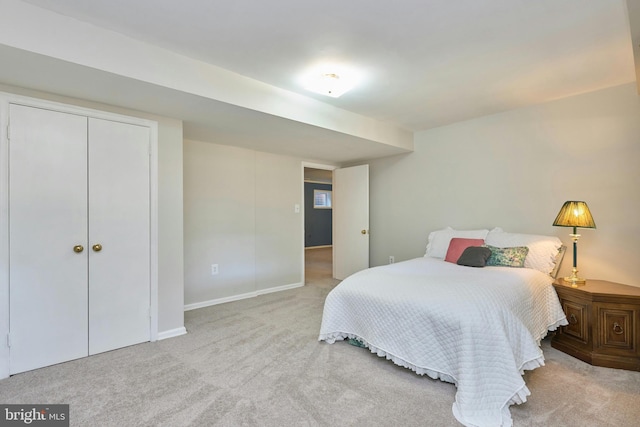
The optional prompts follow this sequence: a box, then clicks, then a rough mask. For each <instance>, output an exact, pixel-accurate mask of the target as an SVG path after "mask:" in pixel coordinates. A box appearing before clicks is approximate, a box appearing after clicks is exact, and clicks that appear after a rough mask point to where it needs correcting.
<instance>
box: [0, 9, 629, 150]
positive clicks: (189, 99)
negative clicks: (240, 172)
mask: <svg viewBox="0 0 640 427" xmlns="http://www.w3.org/2000/svg"><path fill="white" fill-rule="evenodd" d="M633 2H634V0H629V5H630V6H631V5H632V4H633ZM25 3H29V4H31V5H35V6H37V7H41V8H45V9H48V10H50V11H53V12H56V13H59V14H62V15H65V16H68V17H72V18H75V19H77V20H80V21H84V22H87V23H90V24H93V25H95V26H98V27H102V28H104V29H108V30H110V31H113V32H117V33H120V34H124V35H126V36H128V37H131V38H135V39H138V40H141V41H144V42H146V43H149V44H152V45H156V46H159V47H162V48H164V49H167V50H171V51H173V52H176V53H179V54H181V55H184V56H187V57H190V58H193V59H197V60H199V61H203V62H206V63H209V64H212V65H215V66H217V67H221V68H223V69H226V70H229V71H232V72H233V73H237V74H239V75H242V76H245V77H249V78H250V79H255V80H257V81H260V82H263V83H266V84H268V85H271V86H275V87H277V88H281V89H285V90H286V91H290V92H295V93H298V94H300V95H304V96H305V97H309V98H314V99H316V100H318V101H321V102H322V103H326V104H329V105H331V106H334V107H336V108H339V109H341V110H346V111H349V112H353V113H357V114H359V115H362V116H366V117H368V118H372V119H375V120H377V121H379V122H381V123H389V124H392V125H394V126H397V127H398V128H400V129H404V130H408V131H410V132H416V131H421V130H425V129H430V128H433V127H437V126H443V125H447V124H450V123H454V122H458V121H462V120H467V119H470V118H475V117H480V116H484V115H489V114H494V113H497V112H502V111H506V110H510V109H514V108H519V107H523V106H527V105H532V104H538V103H542V102H546V101H549V100H553V99H558V98H562V97H567V96H572V95H576V94H580V93H585V92H590V91H593V90H598V89H602V88H607V87H611V86H616V85H620V84H624V83H629V82H632V81H635V80H636V68H635V65H634V55H633V50H634V46H637V45H638V43H635V44H634V43H632V37H631V34H632V31H633V19H630V16H629V11H628V8H627V1H625V0H589V1H588V2H585V1H584V0H563V1H557V0H536V1H530V0H483V1H477V0H457V1H451V0H399V1H395V2H371V1H370V0H366V1H365V0H350V1H347V2H345V1H336V0H325V1H322V2H306V1H300V0H274V1H263V0H244V1H235V2H234V1H224V2H223V1H218V0H190V1H186V2H177V1H175V0H135V1H132V0H109V1H104V0H26V1H25ZM631 9H633V7H630V8H629V10H631ZM635 9H636V11H635V12H632V13H636V14H637V8H635ZM630 20H631V22H632V24H631V25H632V27H630ZM636 25H637V24H636ZM636 33H637V31H636ZM0 54H2V55H3V56H5V55H16V56H20V55H22V53H20V52H16V51H12V50H11V49H5V51H4V53H3V51H2V50H0ZM22 56H24V55H22ZM17 59H20V60H24V59H21V58H17ZM34 60H35V58H34ZM39 60H42V58H39ZM3 62H4V61H3ZM325 62H329V63H334V64H339V65H343V66H346V67H350V68H352V69H354V70H356V71H358V72H359V73H360V74H361V76H362V79H361V81H360V83H359V85H358V86H357V87H356V88H354V89H353V90H352V91H350V92H348V93H346V94H345V95H343V96H342V97H340V98H328V97H323V96H322V95H316V94H313V93H311V92H308V91H306V90H305V89H304V88H303V87H302V86H301V85H300V82H299V77H300V76H301V74H302V73H304V72H305V71H306V70H308V69H309V67H311V66H313V65H317V64H319V63H325ZM50 66H53V67H56V66H58V67H65V66H67V67H69V68H72V70H71V71H70V72H71V76H72V75H73V73H75V72H77V73H95V74H96V76H98V77H99V78H104V79H116V77H115V76H109V75H107V74H105V73H103V74H104V75H102V74H100V70H92V69H83V68H81V67H77V66H74V67H72V66H71V65H65V64H58V65H54V64H51V65H50ZM67 71H68V70H67ZM65 72H66V71H65ZM17 74H19V73H16V75H15V76H9V75H8V74H7V76H6V77H4V79H3V75H2V73H1V72H0V82H1V81H3V80H4V82H7V83H11V84H16V83H18V84H28V81H25V79H26V77H24V76H18V75H17ZM63 74H64V75H67V79H68V80H69V81H68V82H66V83H65V82H60V83H59V84H58V82H56V88H57V89H55V88H51V89H53V90H55V91H57V92H65V91H64V90H62V89H61V88H63V87H65V85H68V86H69V88H68V90H67V92H65V93H61V94H65V95H70V96H77V97H81V98H85V99H92V100H98V101H102V102H111V103H113V102H116V105H117V100H111V99H110V98H109V94H108V93H94V92H99V91H98V89H96V88H95V87H94V88H93V89H91V88H86V89H81V88H78V87H75V88H74V85H73V80H74V79H73V77H70V75H69V74H68V73H66V74H65V73H61V75H63ZM96 78H97V77H96ZM20 79H23V80H20ZM34 79H35V78H34ZM34 81H35V80H34ZM52 81H53V80H52ZM115 83H118V82H115ZM39 84H40V85H41V86H42V87H41V88H42V89H43V90H48V89H49V88H47V87H46V85H44V83H42V79H40V80H39ZM120 84H122V85H123V87H127V88H129V87H131V88H132V90H134V91H135V90H139V91H141V92H145V91H148V92H149V96H138V97H137V100H135V101H134V100H127V101H126V102H125V101H122V102H121V103H123V104H126V105H124V106H128V107H133V108H137V109H141V110H144V111H150V112H156V113H159V114H169V115H171V114H173V115H172V117H178V118H182V119H184V120H185V125H184V126H185V135H186V136H187V137H189V136H190V135H191V136H192V137H193V138H197V139H200V140H216V141H220V140H221V137H222V138H223V139H224V140H226V141H228V142H229V143H233V144H236V145H241V146H247V147H250V148H257V149H262V150H264V151H273V152H283V153H287V154H292V155H300V152H303V153H305V156H303V157H307V158H317V159H321V160H327V161H336V162H344V161H348V160H356V159H361V158H366V157H377V156H381V155H388V154H394V153H397V152H401V151H402V150H397V149H395V148H394V147H391V148H389V147H385V146H384V144H382V145H380V144H377V145H376V144H373V145H372V144H367V143H366V141H363V140H358V138H356V139H355V140H354V139H353V138H351V137H348V136H345V135H342V134H339V133H335V132H331V131H327V130H326V129H322V128H321V127H317V128H316V127H309V126H306V125H304V126H303V125H301V124H299V123H294V122H292V121H290V120H285V121H282V120H280V121H278V122H277V124H276V121H273V120H272V119H273V117H263V116H264V115H261V114H257V113H256V112H254V111H245V109H244V108H239V107H234V106H229V105H226V106H224V108H222V106H220V105H217V104H216V105H215V108H214V107H213V106H212V104H211V102H209V101H207V100H206V99H200V98H198V97H193V96H192V95H187V94H184V93H179V92H177V93H164V94H163V95H164V96H172V97H175V99H176V102H181V103H182V108H181V110H180V115H175V113H176V111H175V110H174V111H169V110H167V111H158V106H157V105H154V102H153V91H154V90H160V89H158V88H152V87H148V86H149V85H145V83H144V82H135V81H130V80H127V79H123V80H122V82H120ZM43 85H44V86H43ZM136 88H138V89H136ZM83 90H84V94H83V93H82V92H83ZM128 91H129V90H127V91H126V92H128ZM69 92H71V93H69ZM78 92H80V93H78ZM145 102H146V104H145ZM218 107H219V109H224V110H225V111H228V112H229V115H230V116H233V118H227V120H225V121H224V122H222V121H221V122H219V123H215V122H213V123H212V122H211V120H210V118H211V115H210V114H204V115H205V116H206V118H203V117H202V116H203V113H202V112H203V111H208V110H207V109H212V108H213V109H214V110H216V111H217V109H218ZM217 112H219V111H217ZM245 114H246V115H247V116H246V117H245ZM236 116H238V117H236ZM207 118H208V119H209V120H208V119H207ZM247 118H248V119H249V121H247ZM236 119H237V121H236ZM261 121H263V122H265V123H266V122H269V123H271V124H270V125H268V126H266V127H267V128H271V127H274V128H277V129H276V130H274V134H273V135H272V138H270V139H263V142H262V144H263V147H262V148H260V147H259V146H258V147H255V146H253V145H252V144H251V143H249V142H247V141H249V140H250V139H251V137H252V136H256V135H251V132H249V131H248V130H247V127H248V126H247V123H254V122H255V123H261ZM240 123H242V124H241V125H240ZM265 123H262V124H263V125H264V124H265ZM289 131H291V132H292V134H293V135H295V138H291V140H290V141H288V140H287V138H283V137H282V135H283V134H284V133H287V132H289ZM283 132H284V133H283ZM213 136H215V137H213ZM301 138H302V139H307V140H308V141H310V144H311V145H312V144H313V141H314V140H317V141H318V142H322V143H327V144H329V145H330V146H331V143H329V141H333V144H334V145H333V146H331V148H330V149H328V150H324V151H323V150H319V152H317V153H316V152H313V150H312V148H311V146H308V147H307V146H305V147H300V139H301ZM258 139H259V138H258ZM278 141H279V143H278ZM296 141H297V142H296ZM352 143H353V144H354V145H353V146H350V144H352ZM272 144H275V145H278V144H279V146H278V147H277V148H269V147H270V146H271V145H272ZM292 144H297V145H296V146H293V145H292ZM307 150H312V152H309V151H307ZM342 150H346V152H343V151H342ZM368 150H371V152H369V151H368ZM298 151H299V152H298ZM405 151H406V150H405ZM338 153H339V154H338Z"/></svg>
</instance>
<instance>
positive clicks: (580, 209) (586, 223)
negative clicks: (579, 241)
mask: <svg viewBox="0 0 640 427" xmlns="http://www.w3.org/2000/svg"><path fill="white" fill-rule="evenodd" d="M553 225H555V226H557V227H580V228H596V223H595V221H594V220H593V217H592V216H591V211H589V206H587V204H586V203H585V202H576V201H568V202H564V205H562V208H561V209H560V212H558V216H557V217H556V220H555V221H553Z"/></svg>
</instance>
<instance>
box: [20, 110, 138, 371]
mask: <svg viewBox="0 0 640 427" xmlns="http://www.w3.org/2000/svg"><path fill="white" fill-rule="evenodd" d="M9 123H10V138H9V257H10V260H9V292H10V296H9V304H10V305H9V310H10V313H9V321H10V325H9V327H10V349H9V354H10V356H9V363H10V373H11V374H15V373H19V372H24V371H27V370H31V369H36V368H39V367H43V366H48V365H52V364H55V363H60V362H64V361H67V360H72V359H76V358H79V357H83V356H87V355H89V354H95V353H99V352H102V351H107V350H112V349H115V348H119V347H124V346H127V345H131V344H136V343H139V342H144V341H148V340H149V338H150V318H149V305H150V304H149V303H150V244H149V236H150V229H149V221H150V217H149V209H150V206H149V129H148V128H146V127H143V126H136V125H131V124H125V123H119V122H115V121H109V120H103V119H96V118H91V117H85V116H82V115H76V114H70V113H64V112H58V111H51V110H46V109H41V108H35V107H28V106H22V105H15V104H12V105H10V109H9ZM98 245H99V246H98Z"/></svg>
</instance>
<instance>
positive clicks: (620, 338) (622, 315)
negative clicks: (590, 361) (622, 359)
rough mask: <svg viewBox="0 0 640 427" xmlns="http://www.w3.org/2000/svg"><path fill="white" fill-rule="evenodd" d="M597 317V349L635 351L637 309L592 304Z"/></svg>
mask: <svg viewBox="0 0 640 427" xmlns="http://www.w3.org/2000/svg"><path fill="white" fill-rule="evenodd" d="M594 306H595V309H596V316H597V318H598V321H597V324H598V337H597V338H598V339H597V341H596V348H597V349H611V350H620V351H625V352H630V353H635V352H636V350H637V349H636V348H635V346H636V342H635V339H634V337H635V335H636V330H635V329H636V325H637V322H638V319H637V311H636V310H634V309H633V307H631V308H623V307H610V306H607V305H601V304H594Z"/></svg>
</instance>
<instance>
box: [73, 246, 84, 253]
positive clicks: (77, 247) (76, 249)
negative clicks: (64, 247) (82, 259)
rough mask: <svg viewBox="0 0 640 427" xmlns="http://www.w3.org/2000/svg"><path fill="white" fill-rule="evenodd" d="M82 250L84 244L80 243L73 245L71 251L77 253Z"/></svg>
mask: <svg viewBox="0 0 640 427" xmlns="http://www.w3.org/2000/svg"><path fill="white" fill-rule="evenodd" d="M82 251H84V246H82V245H75V246H74V247H73V252H75V253H77V254H79V253H80V252H82Z"/></svg>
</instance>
